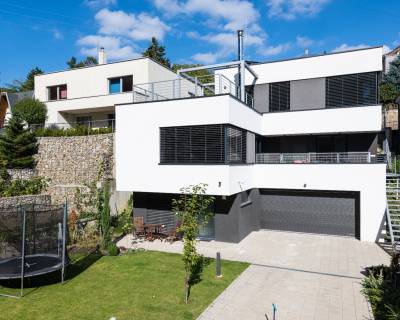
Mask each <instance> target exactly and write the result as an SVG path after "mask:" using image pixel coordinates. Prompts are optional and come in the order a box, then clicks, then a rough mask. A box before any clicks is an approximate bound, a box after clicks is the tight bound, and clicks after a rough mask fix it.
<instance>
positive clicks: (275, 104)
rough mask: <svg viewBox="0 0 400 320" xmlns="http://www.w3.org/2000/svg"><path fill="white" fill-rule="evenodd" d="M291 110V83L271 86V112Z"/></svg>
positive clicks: (286, 82) (275, 83)
mask: <svg viewBox="0 0 400 320" xmlns="http://www.w3.org/2000/svg"><path fill="white" fill-rule="evenodd" d="M289 109H290V81H284V82H274V83H270V84H269V111H270V112H274V111H286V110H289Z"/></svg>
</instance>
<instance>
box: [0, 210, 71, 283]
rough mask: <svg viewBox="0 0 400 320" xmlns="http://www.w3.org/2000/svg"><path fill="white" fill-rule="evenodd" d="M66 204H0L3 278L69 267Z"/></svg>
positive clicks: (1, 270) (0, 269) (0, 257)
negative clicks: (14, 205) (66, 244)
mask: <svg viewBox="0 0 400 320" xmlns="http://www.w3.org/2000/svg"><path fill="white" fill-rule="evenodd" d="M64 224H66V206H64V205H24V206H21V207H8V208H1V207H0V280H4V279H19V278H21V280H22V278H24V277H30V276H34V275H40V274H45V273H48V272H52V271H55V270H59V269H61V268H63V267H64V266H65V261H66V259H65V257H66V249H65V243H66V240H65V239H66V236H67V235H66V230H67V227H66V225H64Z"/></svg>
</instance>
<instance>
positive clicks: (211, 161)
mask: <svg viewBox="0 0 400 320" xmlns="http://www.w3.org/2000/svg"><path fill="white" fill-rule="evenodd" d="M382 54H383V52H382V47H374V48H367V49H361V50H354V51H347V52H340V53H333V54H323V55H317V56H304V57H301V58H295V59H289V60H282V61H272V62H266V63H247V62H246V61H244V60H243V59H239V60H238V61H235V62H229V63H225V64H219V65H213V66H207V67H205V68H207V69H208V70H211V75H210V76H209V77H206V78H207V79H200V78H193V77H190V76H189V74H190V71H193V70H192V69H188V70H181V71H180V77H177V76H176V75H171V77H170V74H169V73H168V71H166V70H164V69H163V68H162V67H160V66H158V65H157V64H155V63H154V62H152V61H150V60H148V59H144V60H143V59H142V60H137V61H132V62H129V63H128V62H125V63H121V65H126V66H128V65H129V66H130V65H132V66H134V65H135V64H138V65H143V66H149V65H151V66H154V68H159V70H160V75H161V74H162V76H163V78H161V76H160V77H159V78H156V77H149V81H148V83H146V84H141V85H134V86H133V92H134V94H133V95H134V97H133V99H134V100H133V102H132V101H123V100H124V93H118V94H117V95H107V96H110V99H112V98H114V97H115V98H114V100H113V103H114V104H116V106H115V115H116V124H117V130H116V138H115V149H116V154H115V157H116V183H117V189H118V190H120V191H129V192H134V199H135V200H134V205H135V210H134V214H135V215H136V216H143V217H144V220H145V221H146V222H148V223H162V224H164V225H166V226H167V227H173V225H174V223H176V221H175V217H174V214H173V213H172V212H171V199H173V198H174V197H176V196H177V194H178V193H179V189H180V188H181V187H184V186H188V185H193V184H198V183H206V184H208V189H207V192H208V193H209V194H211V195H214V196H215V202H214V207H213V210H214V213H215V215H214V219H212V221H211V222H210V223H209V224H208V225H207V226H206V227H205V228H204V230H202V232H201V236H203V237H204V238H209V239H216V240H220V241H228V242H238V241H240V240H241V239H243V238H244V237H245V236H246V235H248V234H249V233H250V232H251V231H253V230H259V229H274V230H285V231H294V232H307V233H318V234H331V235H332V234H333V235H338V236H350V237H355V238H358V239H360V240H362V241H371V242H374V241H376V240H377V239H378V238H379V237H380V233H381V227H382V224H383V222H384V219H385V210H386V186H385V183H386V164H385V163H384V162H385V156H384V155H383V153H384V152H383V151H384V150H385V151H386V152H387V151H388V150H387V148H386V144H385V137H384V133H383V127H382V106H381V105H380V104H379V103H378V84H379V81H380V77H381V72H382V69H383V64H382ZM114 67H115V68H114ZM102 68H104V70H107V72H108V73H107V75H106V76H102V77H101V78H100V79H98V80H93V83H91V81H89V80H84V79H88V78H83V76H82V78H81V79H80V80H79V81H77V83H79V85H76V87H74V84H73V82H71V84H69V82H68V79H70V78H69V77H74V79H77V78H78V79H79V78H80V77H79V74H80V72H83V71H82V70H74V71H69V72H66V73H64V74H65V77H60V78H58V79H60V81H50V79H52V78H51V77H52V76H51V75H47V76H40V77H38V79H37V80H38V84H39V85H38V88H37V90H39V91H40V92H41V94H45V93H46V92H47V93H48V92H49V91H48V90H49V89H48V88H49V87H51V86H52V85H58V84H64V83H67V84H68V86H69V87H68V90H69V91H68V97H71V99H67V100H65V101H55V102H50V103H49V104H48V106H49V110H50V109H51V108H52V104H54V108H55V109H57V112H59V113H60V114H61V116H62V117H63V118H64V119H65V116H66V114H68V115H75V116H76V115H77V114H79V113H81V112H84V111H85V110H84V109H85V108H87V109H88V110H92V108H94V107H95V103H96V99H97V98H95V97H94V98H78V97H77V96H76V95H78V94H79V92H82V90H84V91H85V92H86V91H89V92H91V93H90V95H93V96H95V95H99V94H101V92H100V88H101V90H103V91H104V90H105V91H107V88H108V86H109V85H110V80H106V79H110V78H114V77H117V76H124V75H126V74H133V76H134V79H135V80H136V78H135V77H138V75H139V73H138V72H127V69H126V68H125V67H124V68H122V69H118V63H116V64H114V65H107V66H99V67H94V68H92V69H93V72H99V74H100V71H96V70H103V69H102ZM132 68H133V67H132ZM114 69H115V70H114ZM195 69H196V68H195ZM111 70H112V71H111ZM123 71H124V72H123ZM161 71H162V72H161ZM104 74H105V73H104ZM67 75H68V77H67ZM57 76H58V75H57V74H54V77H57ZM174 76H175V77H174ZM75 77H76V78H75ZM168 77H170V78H168ZM44 79H46V81H45V80H44ZM54 79H56V78H54ZM61 79H65V80H64V81H61ZM142 79H143V80H145V79H144V78H142ZM142 79H141V80H142ZM161 80H165V81H162V82H160V81H161ZM134 82H135V83H137V82H138V81H134ZM140 82H143V81H140ZM85 86H86V87H87V90H86V88H84V87H85ZM46 88H47V91H46ZM75 90H76V91H75ZM38 94H39V92H38ZM111 97H112V98H111ZM117 97H118V99H119V97H120V99H121V100H118V99H117ZM131 97H132V94H131V93H130V94H129V98H127V99H128V100H129V99H130V98H131ZM91 99H93V100H91ZM98 99H106V98H104V97H101V98H98ZM90 101H93V104H91V102H90ZM107 101H108V100H107ZM78 102H79V103H78ZM110 103H111V102H110ZM74 105H75V106H77V105H79V106H80V108H77V107H74ZM82 106H85V108H83V107H82ZM86 106H87V107H86ZM104 107H105V108H112V110H113V111H114V106H112V107H111V106H110V105H105V106H104ZM78 110H79V111H78ZM97 110H100V108H97ZM107 110H108V109H107ZM107 112H109V111H106V112H105V113H107ZM57 120H58V119H57Z"/></svg>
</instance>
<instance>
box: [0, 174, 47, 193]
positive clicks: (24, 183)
mask: <svg viewBox="0 0 400 320" xmlns="http://www.w3.org/2000/svg"><path fill="white" fill-rule="evenodd" d="M1 176H2V177H0V197H15V196H25V195H33V194H40V193H41V192H42V191H43V190H45V189H46V188H47V186H48V179H45V178H43V177H33V178H31V179H26V180H22V179H16V180H11V179H10V177H9V176H8V177H7V176H5V175H1Z"/></svg>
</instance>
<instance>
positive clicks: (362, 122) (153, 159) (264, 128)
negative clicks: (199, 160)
mask: <svg viewBox="0 0 400 320" xmlns="http://www.w3.org/2000/svg"><path fill="white" fill-rule="evenodd" d="M251 67H252V69H253V70H254V71H255V72H256V73H257V74H258V80H257V82H256V83H255V84H256V85H257V84H261V85H264V84H268V83H272V82H279V81H294V80H307V79H317V78H324V77H331V76H336V75H349V74H359V73H368V72H380V71H382V48H371V49H366V50H356V51H351V52H346V53H337V54H330V55H322V56H316V57H305V58H301V59H293V60H287V61H278V62H271V63H263V64H255V65H252V66H251ZM236 72H237V69H229V70H222V71H221V70H219V71H218V72H217V74H222V75H224V76H226V77H227V78H229V79H231V80H234V78H235V74H236ZM252 80H253V77H252V76H251V75H250V74H248V75H247V76H246V84H247V85H249V84H251V81H252ZM310 83H311V82H310ZM315 83H316V84H318V85H321V81H315ZM296 88H297V90H300V91H301V86H297V87H296ZM321 88H323V86H322V85H321ZM220 90H222V91H223V92H225V94H224V95H218V93H219V92H221V91H220ZM220 90H216V92H217V95H216V96H212V97H201V98H200V97H199V98H193V99H172V100H166V101H152V102H150V103H132V104H129V103H128V104H124V105H117V106H116V123H117V130H116V138H115V139H116V140H115V158H116V179H117V180H116V182H117V189H118V190H120V191H134V192H143V193H165V194H175V193H179V192H180V188H182V187H183V186H188V185H194V184H198V183H206V184H208V189H207V192H208V193H209V194H212V195H216V196H231V195H235V194H238V193H240V192H241V191H244V190H250V189H279V190H310V191H316V190H321V191H332V192H334V191H344V192H359V194H360V237H361V240H365V241H375V240H376V237H377V234H378V233H379V228H380V225H381V221H382V219H383V216H384V213H385V207H386V195H385V191H386V190H385V177H386V165H385V164H384V163H335V164H333V163H329V164H328V163H323V164H319V163H317V164H311V163H304V162H297V163H296V162H292V163H290V164H274V163H241V164H235V165H229V164H226V163H222V164H206V163H204V164H185V163H177V164H175V163H174V164H168V163H162V164H161V163H160V161H161V158H160V154H161V152H160V148H161V142H160V128H162V127H180V126H193V125H212V124H229V125H233V126H235V127H238V128H241V129H243V130H246V131H247V132H248V133H249V134H253V135H256V136H260V137H264V138H269V137H284V136H302V137H306V136H311V135H318V136H323V135H325V136H329V135H331V136H332V135H334V134H341V135H345V134H368V133H370V134H371V135H372V136H374V135H375V136H376V135H377V133H378V132H380V131H381V130H382V106H381V105H354V106H352V105H350V106H349V105H346V107H337V108H324V107H321V108H310V109H309V110H300V111H297V110H296V111H293V110H287V111H285V112H264V113H263V112H260V111H257V110H256V109H253V108H251V107H249V106H248V105H246V104H245V103H243V102H241V101H239V100H238V99H237V98H236V97H233V96H232V95H234V94H235V87H234V90H231V87H230V86H229V88H228V87H227V88H223V89H220ZM324 90H325V89H324ZM232 92H233V94H232ZM305 94H306V95H307V92H306V93H305ZM324 94H325V92H324ZM318 99H319V100H318ZM318 99H314V101H317V100H318V101H323V102H325V97H324V96H322V98H321V97H318ZM306 107H307V105H306ZM310 107H318V106H310ZM358 137H361V135H359V136H358ZM365 151H368V150H365ZM253 152H254V153H256V152H257V151H256V150H254V151H253Z"/></svg>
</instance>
